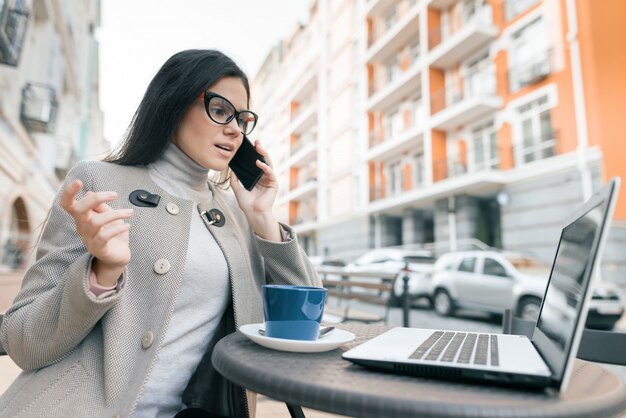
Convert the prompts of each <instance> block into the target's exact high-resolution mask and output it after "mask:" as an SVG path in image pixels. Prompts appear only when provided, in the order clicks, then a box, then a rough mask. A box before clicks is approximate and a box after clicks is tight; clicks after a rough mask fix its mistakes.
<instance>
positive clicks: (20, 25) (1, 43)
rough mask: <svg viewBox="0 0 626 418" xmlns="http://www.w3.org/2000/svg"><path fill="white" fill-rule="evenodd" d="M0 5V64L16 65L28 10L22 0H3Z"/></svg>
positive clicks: (26, 22)
mask: <svg viewBox="0 0 626 418" xmlns="http://www.w3.org/2000/svg"><path fill="white" fill-rule="evenodd" d="M1 4H2V6H0V64H6V65H10V66H13V67H16V66H17V64H18V62H19V59H20V55H21V53H22V44H23V42H24V35H25V34H26V27H27V26H28V16H29V13H28V10H27V8H26V2H25V1H24V0H15V1H11V0H4V1H2V2H1Z"/></svg>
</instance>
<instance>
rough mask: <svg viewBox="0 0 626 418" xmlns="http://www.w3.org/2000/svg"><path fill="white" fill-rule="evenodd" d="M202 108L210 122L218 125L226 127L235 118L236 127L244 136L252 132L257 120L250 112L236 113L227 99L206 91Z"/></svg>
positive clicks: (254, 114) (255, 115)
mask: <svg viewBox="0 0 626 418" xmlns="http://www.w3.org/2000/svg"><path fill="white" fill-rule="evenodd" d="M204 108H205V109H206V113H207V115H209V117H210V118H211V120H212V121H213V122H215V123H218V124H220V125H226V124H228V123H230V121H232V120H233V119H234V118H236V120H237V126H239V129H241V133H242V134H244V135H249V134H250V132H252V130H253V129H254V127H255V126H256V123H257V120H258V118H259V117H258V116H257V114H256V113H254V112H252V111H250V110H242V111H240V112H238V111H237V109H235V106H233V104H232V103H231V102H230V101H228V99H226V98H225V97H222V96H220V95H219V94H215V93H213V92H211V91H208V90H207V91H205V92H204Z"/></svg>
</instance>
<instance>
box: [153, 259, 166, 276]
mask: <svg viewBox="0 0 626 418" xmlns="http://www.w3.org/2000/svg"><path fill="white" fill-rule="evenodd" d="M168 271H170V262H169V261H168V260H167V258H159V259H158V260H157V261H156V262H155V263H154V272H155V273H156V274H165V273H167V272H168Z"/></svg>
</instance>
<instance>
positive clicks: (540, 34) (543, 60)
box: [509, 17, 550, 91]
mask: <svg viewBox="0 0 626 418" xmlns="http://www.w3.org/2000/svg"><path fill="white" fill-rule="evenodd" d="M511 46H512V50H511V54H510V55H511V66H510V68H511V70H510V74H509V81H510V88H511V91H517V90H519V89H520V88H522V87H524V86H526V85H528V84H531V83H534V82H537V81H538V80H540V79H542V78H543V77H545V76H546V75H547V74H548V73H549V72H550V61H549V58H550V54H549V53H548V50H549V48H548V41H547V35H546V30H545V24H544V21H543V19H542V18H541V17H539V18H537V19H535V20H533V21H532V22H531V23H529V24H528V25H526V26H524V27H523V28H522V29H520V30H519V31H517V32H515V33H514V34H513V36H512V40H511Z"/></svg>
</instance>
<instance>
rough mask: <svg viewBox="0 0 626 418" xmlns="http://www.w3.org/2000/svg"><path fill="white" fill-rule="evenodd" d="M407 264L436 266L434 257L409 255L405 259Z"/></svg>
mask: <svg viewBox="0 0 626 418" xmlns="http://www.w3.org/2000/svg"><path fill="white" fill-rule="evenodd" d="M404 261H405V262H406V263H418V264H434V263H435V261H436V260H435V258H434V257H427V256H420V255H407V256H406V257H404Z"/></svg>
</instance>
